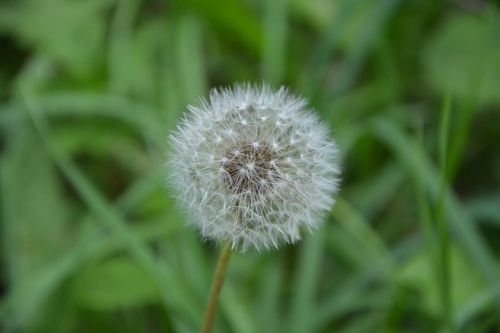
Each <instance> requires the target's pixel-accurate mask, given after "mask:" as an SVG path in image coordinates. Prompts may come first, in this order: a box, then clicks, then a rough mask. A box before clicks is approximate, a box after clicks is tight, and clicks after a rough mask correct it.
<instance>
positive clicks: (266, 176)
mask: <svg viewBox="0 0 500 333" xmlns="http://www.w3.org/2000/svg"><path fill="white" fill-rule="evenodd" d="M276 155H277V154H276V152H275V150H273V149H272V148H271V146H270V145H268V144H267V143H265V142H241V143H239V144H237V145H235V146H233V147H230V148H229V149H227V150H226V152H225V154H224V156H223V158H222V159H221V166H222V168H223V170H224V178H223V179H224V183H225V185H226V186H227V187H228V189H229V190H230V191H232V192H233V193H236V194H242V193H247V194H250V195H256V194H265V193H267V192H268V191H269V190H270V189H271V188H272V186H273V184H274V183H275V182H276V180H277V179H279V172H278V169H277V165H276V161H277V156H276Z"/></svg>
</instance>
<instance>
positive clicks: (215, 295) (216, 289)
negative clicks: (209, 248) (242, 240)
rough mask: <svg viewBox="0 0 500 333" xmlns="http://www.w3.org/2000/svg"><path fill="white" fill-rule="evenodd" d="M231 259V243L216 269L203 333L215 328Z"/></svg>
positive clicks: (228, 243) (225, 249) (223, 252)
mask: <svg viewBox="0 0 500 333" xmlns="http://www.w3.org/2000/svg"><path fill="white" fill-rule="evenodd" d="M230 257H231V242H227V243H226V245H224V248H223V249H222V251H221V253H220V255H219V261H218V262H217V267H216V268H215V273H214V278H213V281H212V287H211V288H210V297H209V298H208V303H207V307H206V310H205V318H204V319H203V326H202V328H201V331H200V332H201V333H210V332H212V328H213V326H214V321H215V315H216V313H217V303H218V302H219V295H220V291H221V289H222V285H223V283H224V277H225V276H226V269H227V264H228V263H229V258H230Z"/></svg>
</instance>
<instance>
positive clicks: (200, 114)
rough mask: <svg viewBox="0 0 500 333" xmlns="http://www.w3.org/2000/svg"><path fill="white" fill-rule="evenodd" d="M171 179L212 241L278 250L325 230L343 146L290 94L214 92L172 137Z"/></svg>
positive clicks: (262, 89) (263, 89) (261, 89)
mask: <svg viewBox="0 0 500 333" xmlns="http://www.w3.org/2000/svg"><path fill="white" fill-rule="evenodd" d="M170 145H171V152H170V156H169V160H168V165H169V168H170V177H169V181H170V183H171V185H172V187H173V189H174V190H175V191H176V194H177V195H178V197H179V201H180V203H181V204H182V205H183V206H185V207H186V209H187V211H188V213H189V214H190V220H191V223H193V224H194V225H195V226H196V227H197V228H198V229H199V230H200V232H201V234H202V236H203V237H204V238H206V239H211V240H215V241H219V242H222V241H225V240H229V241H230V242H231V243H232V245H233V247H235V248H240V249H241V250H243V251H244V250H246V249H247V248H249V247H254V248H256V249H262V248H270V247H277V246H279V244H282V243H294V242H296V241H298V240H299V239H300V230H304V229H305V230H313V229H315V228H317V227H318V226H319V224H320V223H321V221H322V218H323V217H324V213H325V212H326V211H328V210H329V209H330V208H331V207H332V206H333V204H334V199H333V195H334V194H335V192H336V191H337V189H338V183H339V173H340V171H339V167H338V163H337V148H336V144H335V142H334V141H333V140H332V139H331V138H330V137H329V135H328V129H327V127H326V126H325V125H324V124H323V123H322V122H321V121H320V120H319V118H318V117H317V115H316V114H315V113H314V112H313V111H311V110H309V109H308V108H307V103H306V101H305V100H303V99H301V98H298V97H296V96H294V95H292V94H290V93H289V92H288V91H287V90H286V89H285V88H281V89H279V90H277V91H273V90H271V89H270V88H269V87H268V86H266V85H263V86H251V85H236V86H234V87H233V88H223V89H214V90H212V91H211V93H210V97H209V98H208V100H202V101H201V102H200V105H199V106H189V107H188V111H187V112H186V114H185V116H184V118H183V119H182V120H181V122H180V124H179V126H178V127H177V130H176V131H174V133H173V134H172V135H171V136H170Z"/></svg>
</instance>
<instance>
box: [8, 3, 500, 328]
mask: <svg viewBox="0 0 500 333" xmlns="http://www.w3.org/2000/svg"><path fill="white" fill-rule="evenodd" d="M468 3H469V2H466V1H446V2H445V1H417V0H411V1H398V0H387V1H385V0H384V1H367V0H352V1H351V0H341V1H329V0H313V1H306V0H277V1H263V0H252V1H243V0H222V1H211V2H207V1H202V0H187V1H180V0H176V1H168V2H167V1H161V0H160V1H145V0H121V1H114V0H106V1H101V0H88V1H72V0H44V1H39V0H19V1H6V2H5V1H4V2H2V3H1V4H0V49H1V52H0V153H1V155H0V223H1V224H0V227H1V233H0V240H1V250H0V267H1V269H0V272H1V275H0V286H1V290H2V291H3V293H2V296H1V300H0V330H1V331H2V332H3V331H5V332H55V333H66V332H96V333H100V332H103V333H104V332H106V333H108V332H120V333H122V332H125V333H127V332H196V331H197V330H198V329H199V327H200V325H201V321H202V318H203V309H204V305H205V302H206V300H207V297H208V292H209V286H210V282H211V281H210V279H211V276H212V272H213V270H214V268H215V262H216V258H217V252H218V249H217V247H216V246H215V245H214V244H212V243H207V242H203V241H202V240H201V239H200V238H199V236H198V234H197V233H196V231H195V230H193V229H192V228H190V227H188V226H186V223H185V222H186V216H185V214H184V213H183V212H182V211H181V210H179V209H178V208H177V207H176V205H175V204H174V198H172V195H171V193H169V190H168V189H167V188H166V185H165V178H166V176H167V174H168V172H169V171H168V170H167V169H166V167H165V165H164V162H165V159H166V155H167V153H168V146H167V136H168V133H169V131H170V130H172V129H173V128H174V127H175V124H176V121H177V120H178V119H179V117H180V116H181V114H182V112H183V110H185V107H186V105H187V104H190V103H196V102H197V101H198V98H199V97H200V96H206V95H207V93H208V91H209V89H210V88H211V87H214V86H220V85H230V84H232V83H234V82H239V81H251V82H262V81H266V82H270V83H271V84H272V85H273V86H275V87H279V86H280V85H282V84H283V85H287V86H289V87H290V88H291V89H292V90H293V91H296V92H297V93H298V94H300V95H303V96H305V97H307V98H308V99H309V101H310V104H311V106H312V107H313V108H315V109H316V110H318V112H319V113H320V116H321V118H322V119H323V120H324V121H325V122H327V123H328V125H329V126H330V127H331V128H332V136H333V137H334V138H335V139H336V141H337V142H338V144H339V147H340V153H341V158H342V169H343V176H342V186H341V191H340V194H339V196H338V197H337V198H336V199H337V202H336V205H335V207H334V209H333V211H332V212H331V213H330V214H329V215H328V216H327V217H326V218H325V223H324V225H323V226H322V227H321V228H320V229H319V230H317V231H315V232H314V233H312V234H310V233H308V232H306V231H305V232H304V233H303V241H302V242H300V243H298V244H297V245H294V246H283V247H281V248H280V249H279V250H276V251H269V252H262V253H256V252H254V251H249V252H248V253H245V254H240V253H235V254H234V255H233V257H232V259H231V262H230V266H229V270H228V276H227V279H226V284H225V286H224V289H223V291H222V295H221V300H220V306H219V311H218V317H217V321H216V330H215V331H216V332H237V333H251V332H273V333H274V332H276V333H280V332H283V333H284V332H293V333H300V332H384V333H385V332H474V333H475V332H485V333H486V332H495V331H498V330H500V319H499V318H500V269H499V258H500V246H499V243H498V239H499V237H500V206H499V205H498V202H499V199H500V191H499V188H500V173H499V171H498V170H500V168H499V166H500V162H499V161H500V151H499V149H498V142H500V121H499V119H500V114H499V105H500V95H499V94H498V91H499V87H500V62H499V60H498V59H500V44H499V43H498V36H499V35H500V20H499V19H498V18H499V11H498V6H495V5H494V4H493V3H491V4H484V5H479V6H477V8H476V7H474V6H469V5H468ZM471 3H472V2H471ZM478 3H479V2H478Z"/></svg>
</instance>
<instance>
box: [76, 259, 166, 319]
mask: <svg viewBox="0 0 500 333" xmlns="http://www.w3.org/2000/svg"><path fill="white" fill-rule="evenodd" d="M74 292H75V297H76V300H77V303H78V304H80V305H81V306H84V307H86V308H89V309H93V310H101V311H102V310H108V311H109V310H117V309H121V308H129V307H138V306H143V305H145V304H148V303H152V302H157V301H159V300H160V296H159V291H158V289H157V287H156V283H155V280H154V278H153V277H151V275H149V274H148V273H147V272H146V271H145V270H144V269H142V268H141V267H140V266H139V265H138V264H136V263H135V262H134V261H132V260H131V259H129V258H127V257H118V258H113V259H110V260H108V261H105V262H102V263H100V264H94V265H91V266H89V267H88V268H87V269H86V270H84V271H83V272H82V273H81V274H78V275H77V278H76V279H75V281H74Z"/></svg>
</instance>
